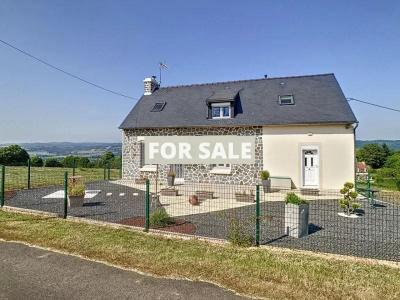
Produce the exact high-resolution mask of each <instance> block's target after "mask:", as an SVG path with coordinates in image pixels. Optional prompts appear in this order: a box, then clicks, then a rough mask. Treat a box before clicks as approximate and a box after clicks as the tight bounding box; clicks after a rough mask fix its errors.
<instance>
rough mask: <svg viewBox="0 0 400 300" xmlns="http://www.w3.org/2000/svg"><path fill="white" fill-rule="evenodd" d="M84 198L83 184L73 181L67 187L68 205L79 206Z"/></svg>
mask: <svg viewBox="0 0 400 300" xmlns="http://www.w3.org/2000/svg"><path fill="white" fill-rule="evenodd" d="M84 199H85V185H84V183H83V182H79V183H75V184H73V185H71V187H70V188H69V189H68V206H69V207H81V206H83V201H84Z"/></svg>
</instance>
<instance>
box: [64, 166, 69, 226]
mask: <svg viewBox="0 0 400 300" xmlns="http://www.w3.org/2000/svg"><path fill="white" fill-rule="evenodd" d="M67 215H68V172H65V173H64V214H63V219H66V218H67Z"/></svg>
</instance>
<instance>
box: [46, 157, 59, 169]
mask: <svg viewBox="0 0 400 300" xmlns="http://www.w3.org/2000/svg"><path fill="white" fill-rule="evenodd" d="M45 166H46V167H49V168H60V167H62V166H63V164H62V163H61V162H60V161H59V160H58V159H56V158H48V159H47V160H46V163H45Z"/></svg>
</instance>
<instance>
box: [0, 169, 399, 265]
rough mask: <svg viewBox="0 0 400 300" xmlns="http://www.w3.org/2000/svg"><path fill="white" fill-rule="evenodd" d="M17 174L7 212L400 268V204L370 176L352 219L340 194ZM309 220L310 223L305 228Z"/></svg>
mask: <svg viewBox="0 0 400 300" xmlns="http://www.w3.org/2000/svg"><path fill="white" fill-rule="evenodd" d="M12 171H13V169H12V168H11V167H3V166H0V200H1V203H0V204H2V205H3V204H4V205H6V206H11V207H18V208H24V209H30V210H36V211H44V212H48V213H52V214H56V215H58V216H59V217H60V218H67V217H68V216H73V217H79V218H87V219H91V220H96V221H101V222H109V223H117V224H123V225H128V226H134V227H136V228H141V229H142V230H144V231H154V230H157V231H164V232H169V233H171V232H173V233H177V234H184V235H191V236H196V237H202V238H212V239H220V240H228V241H230V242H232V243H236V244H239V245H254V246H258V245H264V244H268V245H272V246H277V247H285V248H291V249H303V250H308V251H317V252H328V253H337V254H345V255H354V256H362V257H371V258H380V259H389V260H394V261H400V197H397V196H396V194H393V193H392V194H382V193H381V192H379V193H378V194H377V193H375V192H374V190H373V188H371V186H373V185H372V182H371V180H370V178H369V177H368V176H366V177H363V178H359V180H358V181H357V186H356V189H357V190H358V191H359V192H360V193H362V194H363V195H364V196H360V197H358V198H357V200H356V201H357V203H358V207H357V209H355V211H354V212H353V214H352V215H344V210H343V208H342V207H341V205H340V203H339V200H340V199H343V195H342V194H341V193H340V192H339V190H337V189H336V190H310V191H307V190H304V189H285V188H283V187H263V186H260V185H256V184H253V185H239V184H236V185H232V184H215V183H202V182H184V183H183V184H179V185H173V184H172V185H169V184H168V183H167V181H163V180H158V181H157V184H156V181H155V180H154V181H152V182H150V181H149V180H142V179H140V180H139V179H138V180H126V179H124V180H114V178H113V171H112V170H110V169H108V168H104V169H100V170H97V171H96V172H97V173H96V174H95V176H94V175H93V174H91V173H88V172H86V173H82V171H80V170H79V168H76V169H75V170H73V169H68V170H67V169H62V170H61V172H57V173H54V172H50V171H48V169H46V168H44V169H43V171H42V173H39V172H37V171H36V170H35V169H34V168H31V172H30V173H31V183H30V185H31V189H27V184H28V181H27V176H26V174H27V173H22V175H20V176H15V174H14V175H13V172H12ZM25 171H26V170H25ZM118 174H119V173H118V171H117V172H116V175H114V176H115V177H119V175H118ZM49 178H51V179H52V180H49ZM19 179H20V180H22V181H23V184H21V183H20V182H18V180H19ZM78 179H82V180H83V182H84V190H85V195H84V196H83V198H82V199H81V200H82V203H81V204H79V205H73V201H72V200H71V199H72V198H71V197H70V196H71V195H72V194H71V191H72V190H73V189H74V185H73V184H72V183H71V182H74V180H78ZM94 179H95V180H94ZM38 182H41V183H42V184H41V185H39V186H38V185H37V183H38ZM290 195H291V197H292V198H295V200H296V199H297V198H296V197H299V198H300V200H306V202H304V203H303V202H302V201H300V200H299V199H297V200H296V201H298V203H297V204H294V206H292V207H290V205H289V204H290V203H289V204H287V203H286V202H285V201H286V199H287V198H288V196H290ZM293 195H294V196H293ZM370 199H373V202H371V200H370ZM303 217H304V218H305V217H306V218H307V221H305V223H303V225H304V224H305V225H304V226H303V227H302V225H300V220H302V218H303ZM300 229H301V230H300ZM303 229H304V233H303ZM303 234H304V235H303Z"/></svg>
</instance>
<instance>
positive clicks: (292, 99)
mask: <svg viewBox="0 0 400 300" xmlns="http://www.w3.org/2000/svg"><path fill="white" fill-rule="evenodd" d="M282 98H286V99H289V98H290V100H291V102H290V103H282ZM279 105H294V97H293V95H280V96H279Z"/></svg>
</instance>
